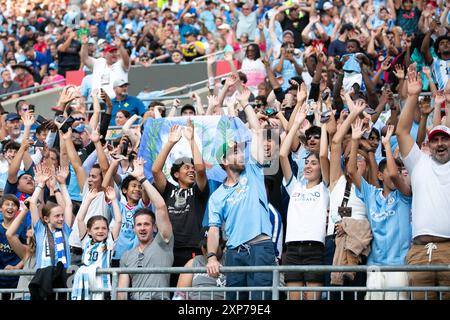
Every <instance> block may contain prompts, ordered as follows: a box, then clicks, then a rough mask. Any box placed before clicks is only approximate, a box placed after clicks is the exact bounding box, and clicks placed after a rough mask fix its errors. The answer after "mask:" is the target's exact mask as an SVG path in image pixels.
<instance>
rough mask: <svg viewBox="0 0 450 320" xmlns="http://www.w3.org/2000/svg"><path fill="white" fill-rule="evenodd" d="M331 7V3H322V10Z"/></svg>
mask: <svg viewBox="0 0 450 320" xmlns="http://www.w3.org/2000/svg"><path fill="white" fill-rule="evenodd" d="M333 7H334V6H333V4H332V3H331V2H328V1H327V2H325V3H324V4H323V10H329V9H332V8H333Z"/></svg>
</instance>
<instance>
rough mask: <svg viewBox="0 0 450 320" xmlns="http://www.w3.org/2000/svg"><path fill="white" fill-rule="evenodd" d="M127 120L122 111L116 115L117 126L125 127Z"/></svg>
mask: <svg viewBox="0 0 450 320" xmlns="http://www.w3.org/2000/svg"><path fill="white" fill-rule="evenodd" d="M127 120H128V119H127V118H126V117H125V115H124V114H123V113H122V112H121V111H117V113H116V125H118V126H123V125H124V124H125V122H127Z"/></svg>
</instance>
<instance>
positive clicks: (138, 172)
mask: <svg viewBox="0 0 450 320" xmlns="http://www.w3.org/2000/svg"><path fill="white" fill-rule="evenodd" d="M144 164H145V160H144V158H137V159H135V160H134V161H133V171H132V172H130V174H131V175H132V176H133V177H135V178H136V179H138V180H141V179H142V178H144V177H145V175H144Z"/></svg>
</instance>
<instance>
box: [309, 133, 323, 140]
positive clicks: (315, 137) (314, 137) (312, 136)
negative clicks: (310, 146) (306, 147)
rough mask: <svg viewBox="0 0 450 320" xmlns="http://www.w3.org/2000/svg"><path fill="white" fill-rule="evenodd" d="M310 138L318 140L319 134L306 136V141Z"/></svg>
mask: <svg viewBox="0 0 450 320" xmlns="http://www.w3.org/2000/svg"><path fill="white" fill-rule="evenodd" d="M311 139H316V140H320V136H319V135H318V134H314V135H311V136H307V137H306V141H308V140H311Z"/></svg>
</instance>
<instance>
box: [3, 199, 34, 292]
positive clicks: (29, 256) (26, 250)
mask: <svg viewBox="0 0 450 320" xmlns="http://www.w3.org/2000/svg"><path fill="white" fill-rule="evenodd" d="M27 214H28V208H27V207H26V206H25V204H24V203H21V205H20V211H19V214H18V215H17V216H16V218H15V219H14V220H13V222H12V223H11V224H10V226H9V228H8V230H7V231H6V238H7V239H8V242H9V245H10V246H11V249H12V250H13V251H14V252H15V253H16V254H17V256H19V258H20V259H22V261H23V262H24V264H23V269H25V270H34V269H35V268H36V238H35V237H34V233H33V229H32V228H30V229H28V230H27V242H26V244H23V243H22V242H21V241H20V238H19V235H18V234H17V231H18V230H19V229H20V227H21V225H22V222H23V220H24V218H25V216H26V215H27ZM31 279H33V276H32V275H29V276H20V278H19V283H18V284H17V288H18V289H23V288H25V289H27V290H28V284H29V283H30V281H31ZM14 300H30V294H29V293H18V294H15V295H14Z"/></svg>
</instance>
